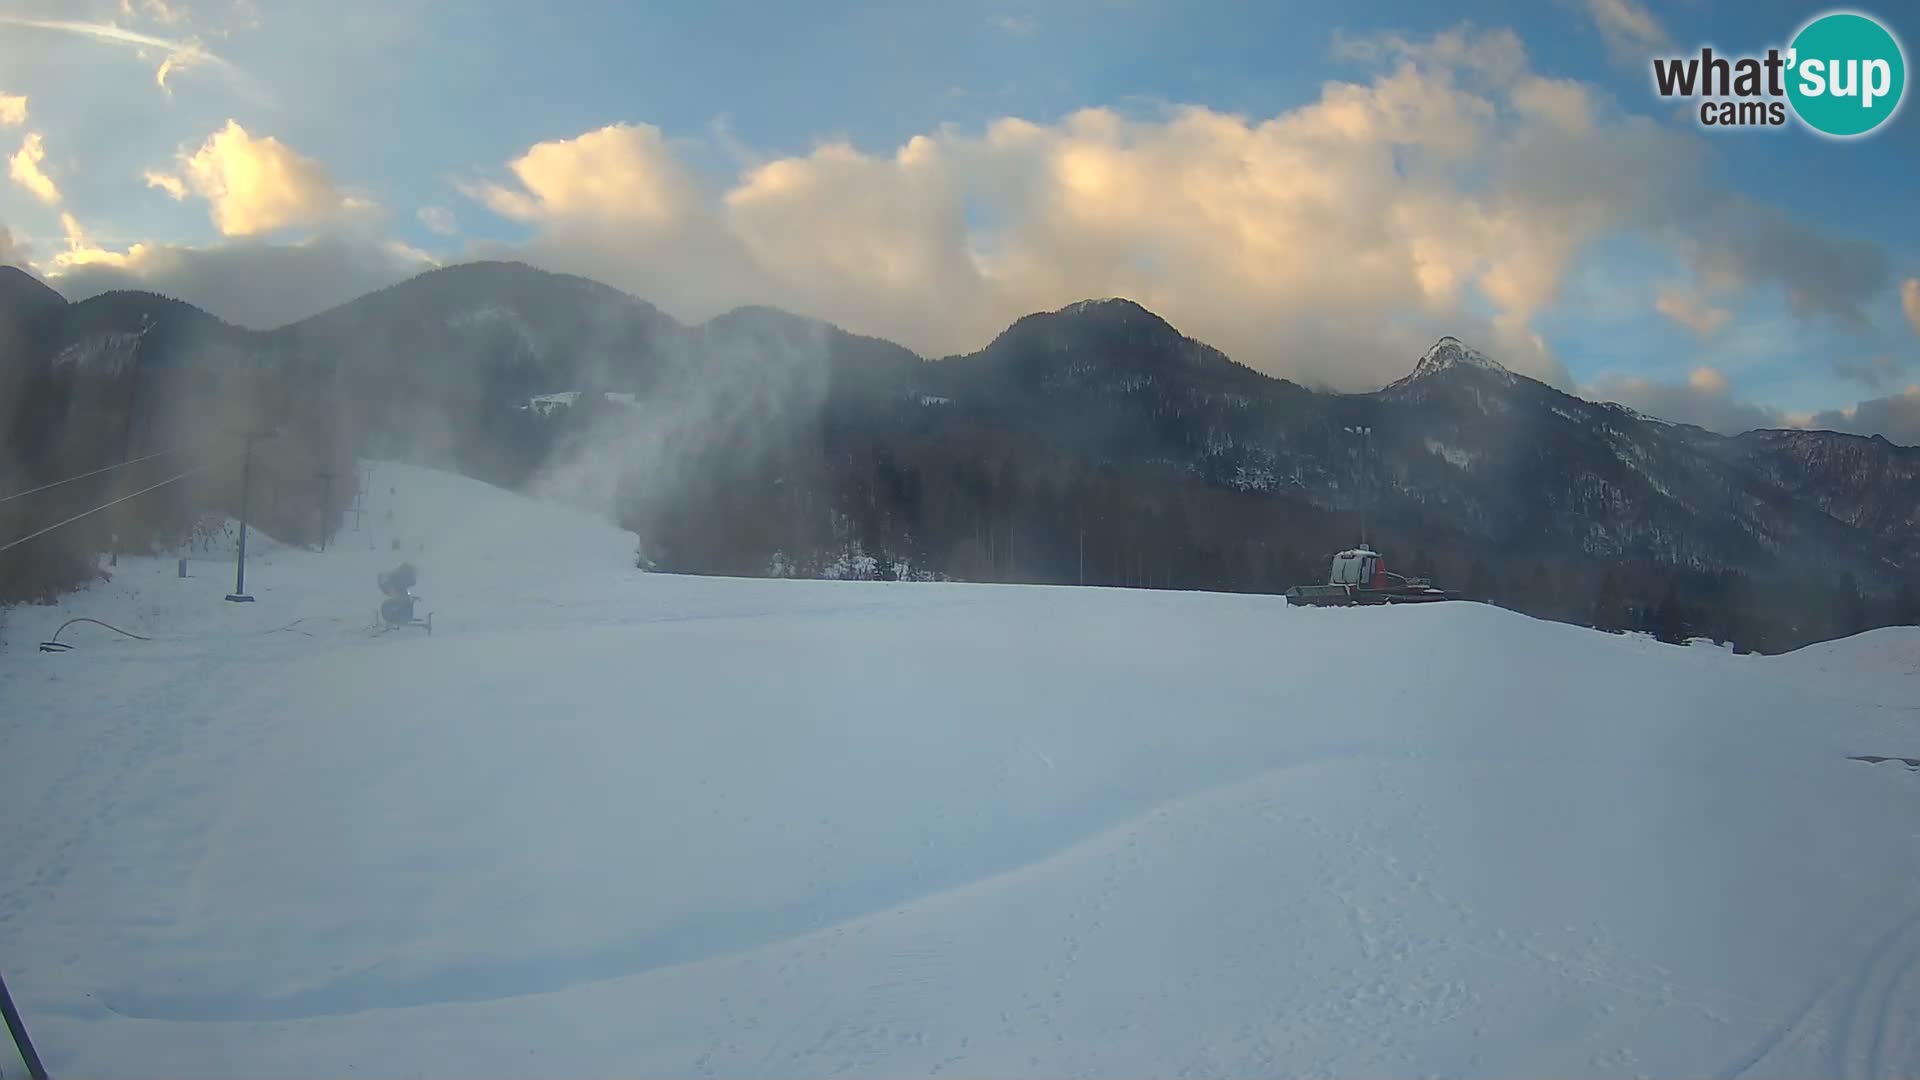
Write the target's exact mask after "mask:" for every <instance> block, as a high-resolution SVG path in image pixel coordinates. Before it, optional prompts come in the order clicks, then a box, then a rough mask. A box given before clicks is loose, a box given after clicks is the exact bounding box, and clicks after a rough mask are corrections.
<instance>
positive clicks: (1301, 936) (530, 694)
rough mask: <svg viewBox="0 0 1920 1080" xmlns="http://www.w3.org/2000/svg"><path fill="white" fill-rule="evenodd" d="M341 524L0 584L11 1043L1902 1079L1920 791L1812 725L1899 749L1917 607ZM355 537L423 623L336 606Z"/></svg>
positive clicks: (527, 520) (606, 1071)
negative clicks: (1759, 619) (1884, 614)
mask: <svg viewBox="0 0 1920 1080" xmlns="http://www.w3.org/2000/svg"><path fill="white" fill-rule="evenodd" d="M389 511H391V514H392V516H391V518H389V516H388V514H389ZM365 528H366V531H362V532H347V533H344V534H342V535H341V536H340V538H339V539H338V540H337V542H336V543H335V545H334V546H333V547H332V548H331V549H330V550H328V551H326V552H325V553H315V552H308V551H303V550H298V549H292V548H286V547H280V546H278V545H274V544H272V543H269V542H266V541H264V540H261V539H260V538H258V537H256V538H255V539H254V540H253V541H252V542H251V543H250V545H249V547H250V562H249V569H248V585H249V589H250V591H251V592H253V594H254V595H255V596H257V597H258V598H259V599H258V602H257V603H254V604H250V605H241V604H229V603H225V602H223V601H222V599H221V597H222V596H223V595H224V594H225V593H226V592H227V591H228V590H229V589H230V588H231V586H232V576H231V571H232V566H231V554H230V552H211V553H203V554H200V555H197V556H196V557H195V558H194V560H193V561H192V562H191V564H190V571H191V572H190V576H189V577H187V578H186V579H184V580H183V579H180V578H179V577H177V576H176V574H175V569H174V563H173V561H172V559H171V558H156V559H139V560H123V561H122V563H121V565H120V567H119V569H118V573H117V576H116V578H115V580H114V581H113V582H112V583H111V584H107V585H102V586H99V587H97V588H94V589H92V590H89V591H87V592H85V593H82V594H78V595H75V596H73V597H71V598H69V600H68V602H67V603H66V604H64V605H63V606H62V607H60V608H58V609H52V608H21V609H15V610H14V611H12V612H10V613H9V618H8V626H7V631H6V638H7V644H6V648H5V650H4V651H3V652H0V971H3V972H4V973H5V975H6V978H7V981H8V983H9V984H10V986H11V987H12V989H13V991H14V994H15V997H16V998H17V1000H18V1002H19V1004H20V1006H21V1008H22V1010H23V1011H24V1013H25V1014H26V1017H27V1020H28V1023H29V1024H30V1025H31V1027H32V1031H33V1033H34V1035H35V1036H36V1038H37V1040H38V1042H39V1045H40V1049H41V1051H42V1054H43V1056H44V1057H45V1058H46V1060H47V1063H48V1065H49V1066H50V1067H51V1069H52V1071H53V1072H54V1073H55V1075H56V1076H57V1077H61V1078H68V1077H118V1076H128V1075H142V1076H193V1077H196V1078H209V1077H249V1078H277V1077H288V1078H306V1077H314V1076H345V1075H352V1076H358V1077H402V1076H433V1077H441V1076H460V1077H478V1078H489V1077H501V1078H505V1077H528V1076H550V1077H588V1076H593V1077H606V1076H647V1077H743V1076H769V1077H773V1076H777V1077H824V1076H832V1075H850V1076H872V1077H881V1076H884V1077H901V1076H910V1075H935V1074H937V1075H958V1076H973V1077H983V1076H1016V1075H1017V1076H1032V1077H1069V1076H1102V1077H1105V1076H1112V1077H1129V1078H1131V1077H1148V1076H1191V1077H1200V1076H1222V1077H1251V1076H1270V1075H1277V1074H1288V1075H1319V1076H1365V1077H1400V1076H1405V1077H1416V1076H1498V1077H1517V1076H1582V1077H1592V1076H1621V1077H1625V1076H1635V1075H1652V1076H1736V1075H1745V1076H1753V1077H1763V1076H1765V1077H1806V1076H1892V1075H1896V1074H1900V1073H1902V1072H1906V1073H1911V1072H1912V1071H1913V1069H1914V1068H1915V1066H1916V1063H1920V859H1916V854H1920V824H1917V822H1920V815H1917V814H1916V811H1920V774H1916V773H1913V772H1910V771H1909V770H1908V769H1907V768H1906V767H1904V766H1902V765H1900V764H1899V763H1897V762H1890V763H1887V764H1882V765H1869V764H1864V763H1861V762H1856V761H1850V760H1848V755H1850V754H1878V755H1904V756H1920V709H1917V708H1916V705H1920V662H1917V661H1916V656H1917V655H1920V631H1914V630H1882V631H1876V632H1874V633H1872V634H1867V635H1862V636H1861V637H1859V638H1856V639H1853V640H1850V641H1846V642H1839V643H1833V644H1828V645H1823V646H1819V647H1817V648H1815V649H1808V650H1804V651H1803V652H1802V653H1800V654H1795V655H1790V656H1784V657H1772V658H1767V657H1754V656H1737V655H1734V654H1732V653H1730V652H1727V651H1724V650H1718V649H1711V648H1701V649H1676V648H1669V647H1665V646H1661V645H1658V644H1655V643H1653V642H1650V641H1646V640H1644V639H1635V638H1626V637H1614V636H1608V635H1604V634H1598V633H1593V632H1589V631H1585V630H1581V629H1577V628H1573V627H1567V626H1562V625H1557V624H1551V623H1543V622H1537V621H1534V620H1530V619H1527V618H1524V617H1521V616H1518V615H1514V614H1511V613H1507V612H1503V611H1499V610H1496V609H1492V608H1487V607H1481V606H1478V605H1467V604H1458V605H1433V606H1427V607H1410V608H1396V609H1367V610H1322V609H1289V608H1287V607H1286V606H1285V605H1284V604H1283V602H1282V601H1281V600H1280V599H1279V598H1277V597H1252V596H1222V595H1204V594H1175V593H1154V592H1128V591H1120V590H1100V589H1057V588H1028V587H1013V586H966V585H940V584H894V583H877V582H876V583H843V582H810V581H778V580H768V581H741V580H725V579H699V578H681V577H673V576H667V575H653V574H643V573H640V572H637V571H635V570H634V569H633V537H632V536H631V534H627V533H622V532H619V531H618V530H615V529H612V528H609V527H607V526H604V525H601V524H599V523H596V522H595V521H593V520H591V519H589V518H586V517H583V516H580V515H576V514H573V513H571V512H569V511H567V510H564V509H560V508H557V507H553V506H547V505H544V504H538V503H534V502H531V501H529V500H526V499H523V498H520V497H518V496H513V495H509V494H505V493H502V492H498V491H495V490H493V489H489V488H486V487H484V486H482V485H479V484H477V483H473V482H470V481H466V480H461V479H458V478H454V477H449V476H445V475H442V474H437V473H432V472H428V471H425V470H420V469H414V468H408V467H402V466H396V465H382V466H380V467H378V468H377V469H376V471H375V479H374V483H373V491H372V497H371V499H370V510H369V513H368V514H367V515H366V518H365ZM396 539H397V540H398V541H399V543H400V545H401V550H400V551H395V550H394V548H393V543H394V541H395V540H396ZM402 555H404V557H406V558H408V559H411V560H412V561H413V562H414V563H415V564H416V565H417V566H418V567H419V570H420V580H419V585H418V589H417V591H418V592H419V593H420V594H421V595H422V596H423V597H424V598H425V599H424V601H423V603H422V605H421V610H422V611H423V612H425V611H428V610H430V611H432V612H433V615H434V620H433V623H434V629H433V634H432V635H431V636H428V635H427V634H425V633H424V632H422V631H418V630H406V631H396V632H393V633H389V634H385V635H376V634H371V633H369V624H370V623H371V622H372V620H373V617H374V611H375V608H376V606H377V604H378V602H379V599H380V597H379V594H378V591H377V589H376V588H375V583H374V578H375V575H376V573H378V572H379V571H380V570H383V569H386V568H388V567H390V566H391V565H393V564H394V563H395V562H397V561H398V560H399V559H400V558H401V557H402ZM73 615H89V616H96V617H99V618H103V619H105V620H107V621H109V622H112V623H115V624H116V625H119V626H122V627H124V628H126V629H128V630H132V631H135V632H138V633H141V634H144V635H146V636H149V637H151V638H152V640H151V641H147V642H139V641H132V640H128V639H125V638H121V637H118V636H117V635H114V634H111V633H109V632H108V631H106V630H103V629H101V628H99V627H96V626H92V625H88V624H81V625H78V626H73V627H70V628H68V629H67V631H66V632H65V633H63V634H62V635H61V639H62V640H64V641H73V642H75V643H76V644H77V646H78V647H77V648H76V649H75V650H74V651H72V652H70V653H65V654H45V653H41V652H38V651H36V650H35V648H34V644H35V643H36V642H37V641H39V640H41V639H42V638H45V637H47V636H48V635H49V634H51V633H52V631H53V630H54V628H55V627H56V626H58V625H59V623H60V622H62V621H64V620H65V619H66V618H69V617H71V616H73ZM0 1072H5V1073H7V1074H8V1075H14V1076H17V1075H20V1072H19V1070H18V1066H17V1063H15V1062H13V1061H12V1060H11V1059H10V1058H9V1057H7V1056H5V1055H4V1054H0Z"/></svg>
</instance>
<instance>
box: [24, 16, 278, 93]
mask: <svg viewBox="0 0 1920 1080" xmlns="http://www.w3.org/2000/svg"><path fill="white" fill-rule="evenodd" d="M0 25H9V26H18V27H23V28H26V29H31V30H43V31H48V32H51V33H59V34H71V35H75V36H78V37H82V38H87V39H90V40H93V41H99V42H104V43H107V44H110V45H120V46H124V47H127V48H131V49H136V50H142V51H144V50H155V51H158V52H160V53H162V54H163V57H164V58H163V59H162V60H161V61H160V67H159V68H158V69H157V70H156V71H155V72H154V81H155V82H156V83H157V84H158V85H159V86H160V88H161V89H162V90H165V89H168V87H167V80H168V79H169V78H170V77H172V75H173V74H174V73H175V72H179V71H184V70H186V69H188V68H192V67H200V66H203V65H204V66H210V67H216V68H219V69H221V70H223V71H226V72H228V73H230V74H233V75H235V76H239V75H240V72H239V69H238V68H235V67H234V66H233V65H232V64H230V63H228V62H227V61H226V60H223V59H221V58H220V57H219V56H216V55H214V54H213V53H212V52H210V51H208V50H207V48H206V47H205V46H203V45H201V44H200V42H198V41H196V40H193V39H191V38H188V39H174V38H164V37H160V36H158V35H155V34H147V33H142V32H140V31H138V30H129V29H127V28H126V27H123V26H116V25H114V24H113V23H103V22H82V21H79V20H74V19H35V18H29V17H27V16H24V15H3V14H0Z"/></svg>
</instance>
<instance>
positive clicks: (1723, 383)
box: [1687, 366, 1733, 394]
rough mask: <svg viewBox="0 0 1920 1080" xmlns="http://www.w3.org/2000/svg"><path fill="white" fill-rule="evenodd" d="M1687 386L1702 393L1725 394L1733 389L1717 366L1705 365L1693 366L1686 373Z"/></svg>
mask: <svg viewBox="0 0 1920 1080" xmlns="http://www.w3.org/2000/svg"><path fill="white" fill-rule="evenodd" d="M1687 386H1688V387H1690V388H1691V389H1693V390H1694V391H1696V392H1698V393H1702V394H1726V393H1729V392H1731V391H1732V389H1733V384H1732V383H1729V382H1728V381H1727V377H1726V376H1725V375H1722V374H1721V373H1720V369H1719V368H1714V367H1706V366H1701V367H1697V368H1694V369H1693V370H1692V371H1691V372H1689V373H1688V374H1687Z"/></svg>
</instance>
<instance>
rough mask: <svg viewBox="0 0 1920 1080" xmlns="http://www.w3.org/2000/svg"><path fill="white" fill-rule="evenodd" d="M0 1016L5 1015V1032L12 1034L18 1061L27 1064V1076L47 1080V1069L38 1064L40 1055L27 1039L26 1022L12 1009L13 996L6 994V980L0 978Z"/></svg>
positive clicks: (34, 1079)
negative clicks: (18, 1050)
mask: <svg viewBox="0 0 1920 1080" xmlns="http://www.w3.org/2000/svg"><path fill="white" fill-rule="evenodd" d="M0 1015H5V1017H6V1020H7V1030H8V1031H10V1032H12V1033H13V1045H15V1046H17V1047H19V1048H20V1060H21V1061H24V1062H26V1064H27V1075H28V1076H31V1077H32V1078H33V1080H47V1068H46V1066H44V1065H42V1064H40V1055H39V1053H38V1052H36V1051H35V1050H34V1048H33V1040H32V1039H30V1038H28V1037H27V1025H26V1022H25V1021H23V1020H21V1019H20V1010H19V1009H16V1008H14V1005H13V995H12V994H9V993H8V992H7V980H6V979H4V978H0Z"/></svg>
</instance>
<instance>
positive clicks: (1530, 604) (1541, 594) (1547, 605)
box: [1520, 559, 1557, 617]
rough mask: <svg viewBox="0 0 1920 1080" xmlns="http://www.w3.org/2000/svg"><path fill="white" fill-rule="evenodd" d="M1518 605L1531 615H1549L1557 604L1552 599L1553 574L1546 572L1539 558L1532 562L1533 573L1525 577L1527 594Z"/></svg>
mask: <svg viewBox="0 0 1920 1080" xmlns="http://www.w3.org/2000/svg"><path fill="white" fill-rule="evenodd" d="M1520 607H1521V608H1522V609H1523V610H1525V611H1526V612H1527V613H1528V614H1531V615H1540V616H1543V617H1550V616H1552V614H1553V613H1554V611H1555V609H1556V607H1557V605H1556V604H1555V599H1554V588H1553V575H1552V574H1550V573H1548V572H1547V564H1546V563H1545V562H1544V561H1542V560H1539V559H1535V560H1534V563H1533V573H1532V574H1531V575H1530V576H1529V577H1528V578H1527V594H1526V596H1525V597H1524V598H1523V599H1522V600H1521V603H1520Z"/></svg>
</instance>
